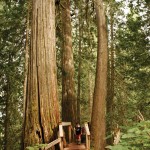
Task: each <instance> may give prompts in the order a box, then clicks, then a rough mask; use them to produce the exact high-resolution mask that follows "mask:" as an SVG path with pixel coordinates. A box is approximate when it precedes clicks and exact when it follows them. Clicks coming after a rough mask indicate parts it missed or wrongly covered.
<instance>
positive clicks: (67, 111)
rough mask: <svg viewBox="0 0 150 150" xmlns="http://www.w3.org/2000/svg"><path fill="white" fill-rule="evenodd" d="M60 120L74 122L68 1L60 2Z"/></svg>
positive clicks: (74, 107)
mask: <svg viewBox="0 0 150 150" xmlns="http://www.w3.org/2000/svg"><path fill="white" fill-rule="evenodd" d="M61 4H62V6H63V7H62V11H61V15H62V30H63V54H62V120H63V121H70V122H72V123H73V124H74V123H75V121H76V98H75V84H74V60H73V51H72V34H71V30H72V29H71V15H70V0H62V1H61Z"/></svg>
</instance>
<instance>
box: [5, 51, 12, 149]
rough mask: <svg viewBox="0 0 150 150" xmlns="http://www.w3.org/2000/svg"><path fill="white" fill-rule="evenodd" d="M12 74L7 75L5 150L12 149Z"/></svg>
mask: <svg viewBox="0 0 150 150" xmlns="http://www.w3.org/2000/svg"><path fill="white" fill-rule="evenodd" d="M8 60H9V61H8V66H10V65H11V64H12V57H11V53H10V52H9V54H8ZM10 77H11V74H10V73H7V75H6V80H7V85H6V95H7V96H6V104H5V114H6V116H5V122H4V126H5V132H4V150H10V149H11V138H10V136H9V134H10V133H9V132H10V129H11V124H10V123H11V108H10V106H11V104H12V90H11V84H12V82H11V80H10Z"/></svg>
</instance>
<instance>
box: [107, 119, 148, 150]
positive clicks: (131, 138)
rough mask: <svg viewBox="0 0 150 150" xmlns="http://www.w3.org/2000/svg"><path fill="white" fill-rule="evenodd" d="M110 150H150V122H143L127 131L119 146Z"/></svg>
mask: <svg viewBox="0 0 150 150" xmlns="http://www.w3.org/2000/svg"><path fill="white" fill-rule="evenodd" d="M106 148H108V149H110V150H150V121H141V122H139V123H136V124H134V125H133V126H132V127H128V128H126V129H125V132H124V133H122V135H121V140H120V142H119V144H118V145H114V146H107V147H106Z"/></svg>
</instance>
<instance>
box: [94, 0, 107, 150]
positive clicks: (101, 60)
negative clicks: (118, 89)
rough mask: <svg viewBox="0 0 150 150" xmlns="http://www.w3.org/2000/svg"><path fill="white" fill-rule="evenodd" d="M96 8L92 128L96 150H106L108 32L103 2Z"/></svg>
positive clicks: (99, 0)
mask: <svg viewBox="0 0 150 150" xmlns="http://www.w3.org/2000/svg"><path fill="white" fill-rule="evenodd" d="M95 6H96V17H97V27H98V53H97V68H96V80H95V90H94V100H93V109H92V122H91V123H92V124H91V125H92V126H91V127H92V137H93V140H94V150H104V149H105V113H106V112H105V111H106V110H105V109H106V108H105V107H106V106H105V105H106V104H105V101H106V85H107V83H106V80H107V32H106V22H105V14H104V8H103V2H102V0H95Z"/></svg>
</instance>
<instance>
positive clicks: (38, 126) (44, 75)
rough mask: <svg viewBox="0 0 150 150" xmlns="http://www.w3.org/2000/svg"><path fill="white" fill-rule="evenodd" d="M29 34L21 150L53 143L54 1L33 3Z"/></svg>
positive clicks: (55, 108)
mask: <svg viewBox="0 0 150 150" xmlns="http://www.w3.org/2000/svg"><path fill="white" fill-rule="evenodd" d="M31 31H32V33H31V49H30V50H29V65H28V77H27V90H26V102H25V122H24V123H25V125H24V149H25V147H26V146H31V145H35V144H37V143H48V142H50V141H51V140H53V138H54V134H56V133H55V131H56V127H57V124H58V122H59V111H58V110H59V109H58V97H57V78H56V77H57V74H56V51H55V1H54V0H36V1H34V0H33V1H32V28H31Z"/></svg>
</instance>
